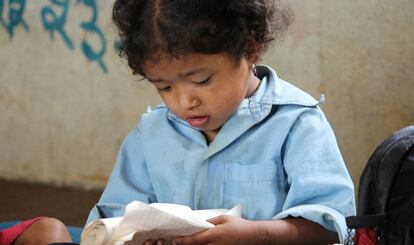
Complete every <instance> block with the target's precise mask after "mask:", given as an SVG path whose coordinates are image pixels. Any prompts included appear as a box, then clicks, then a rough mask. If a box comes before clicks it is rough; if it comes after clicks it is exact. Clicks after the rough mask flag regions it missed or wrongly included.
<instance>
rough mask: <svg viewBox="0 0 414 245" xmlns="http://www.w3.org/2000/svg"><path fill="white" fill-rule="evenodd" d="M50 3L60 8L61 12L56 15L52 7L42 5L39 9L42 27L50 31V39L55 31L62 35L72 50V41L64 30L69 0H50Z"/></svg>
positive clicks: (73, 47)
mask: <svg viewBox="0 0 414 245" xmlns="http://www.w3.org/2000/svg"><path fill="white" fill-rule="evenodd" d="M51 3H52V4H53V5H56V6H58V7H59V8H61V9H62V13H61V14H60V15H59V16H58V15H57V14H56V13H55V11H54V10H53V8H52V7H50V6H47V7H43V8H42V10H41V16H42V22H43V27H44V28H45V29H46V30H47V31H49V32H50V38H51V39H52V40H53V39H54V34H55V32H56V31H57V32H58V33H59V34H60V35H61V36H62V38H63V41H64V42H65V44H66V46H67V47H68V48H69V49H72V50H73V49H75V46H74V45H73V41H72V40H71V39H70V37H69V36H68V35H67V34H66V31H65V30H64V26H65V23H66V18H67V15H68V12H69V0H51Z"/></svg>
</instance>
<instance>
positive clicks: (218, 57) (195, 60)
mask: <svg viewBox="0 0 414 245" xmlns="http://www.w3.org/2000/svg"><path fill="white" fill-rule="evenodd" d="M235 61H236V59H235V58H233V57H232V56H231V55H229V54H226V53H219V54H200V53H189V54H185V55H182V56H179V57H174V56H172V55H168V54H164V55H159V56H158V57H157V59H151V60H149V61H147V62H145V63H144V66H143V69H144V72H145V75H146V77H147V78H154V79H156V78H157V77H160V76H162V75H163V74H174V75H175V76H178V77H188V76H192V75H196V74H200V73H203V72H211V71H214V70H217V69H220V68H222V67H225V66H226V64H228V63H233V62H235Z"/></svg>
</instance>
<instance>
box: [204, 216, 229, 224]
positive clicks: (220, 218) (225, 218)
mask: <svg viewBox="0 0 414 245" xmlns="http://www.w3.org/2000/svg"><path fill="white" fill-rule="evenodd" d="M228 220H229V216H228V215H219V216H217V217H214V218H211V219H209V220H207V221H208V222H210V223H212V224H213V225H219V224H223V223H226V222H227V221H228Z"/></svg>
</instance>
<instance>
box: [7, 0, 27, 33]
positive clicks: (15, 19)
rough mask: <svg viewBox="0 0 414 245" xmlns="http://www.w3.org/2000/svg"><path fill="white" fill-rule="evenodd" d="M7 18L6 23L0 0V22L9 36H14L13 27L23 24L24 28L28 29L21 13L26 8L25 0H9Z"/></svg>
mask: <svg viewBox="0 0 414 245" xmlns="http://www.w3.org/2000/svg"><path fill="white" fill-rule="evenodd" d="M8 3H9V6H8V7H9V19H8V23H7V22H6V21H5V20H4V19H3V10H4V0H0V24H1V25H2V26H3V27H4V28H6V30H7V33H8V34H9V36H10V38H13V36H14V29H15V28H16V27H18V26H23V28H24V30H25V31H26V32H27V31H29V25H28V24H27V22H26V21H25V20H24V18H23V15H24V11H25V9H26V1H25V0H9V2H8Z"/></svg>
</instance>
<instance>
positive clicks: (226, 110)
mask: <svg viewBox="0 0 414 245" xmlns="http://www.w3.org/2000/svg"><path fill="white" fill-rule="evenodd" d="M251 65H252V63H250V62H249V61H248V60H246V59H244V58H243V59H241V60H240V62H238V61H236V59H234V58H233V57H232V56H230V55H227V54H214V55H206V54H188V55H185V56H182V57H180V59H176V58H172V57H171V56H166V55H164V56H161V59H160V60H159V62H157V63H152V62H147V63H146V64H145V65H144V71H145V74H146V77H147V79H148V80H149V81H150V82H151V83H152V84H153V85H154V86H155V87H156V88H157V90H158V92H159V94H160V95H161V98H162V100H163V101H164V103H165V104H166V106H167V107H168V108H169V109H170V110H171V111H172V112H173V113H174V114H176V115H177V116H178V117H180V118H181V119H183V120H185V121H187V122H188V123H189V124H190V125H191V126H193V127H196V128H199V129H201V130H202V131H203V132H204V133H205V135H206V136H207V138H208V140H209V142H211V141H212V140H213V139H214V137H215V136H216V135H217V133H218V131H219V130H220V128H221V126H222V125H223V124H224V123H225V122H226V121H227V119H229V117H230V116H231V115H232V114H233V113H234V112H235V111H236V109H237V108H238V106H239V105H240V103H241V101H242V100H243V98H245V97H247V96H250V95H251V94H252V93H253V92H254V91H255V90H256V88H257V86H258V84H259V83H260V81H259V79H258V78H256V77H255V76H254V74H253V72H252V70H251Z"/></svg>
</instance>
